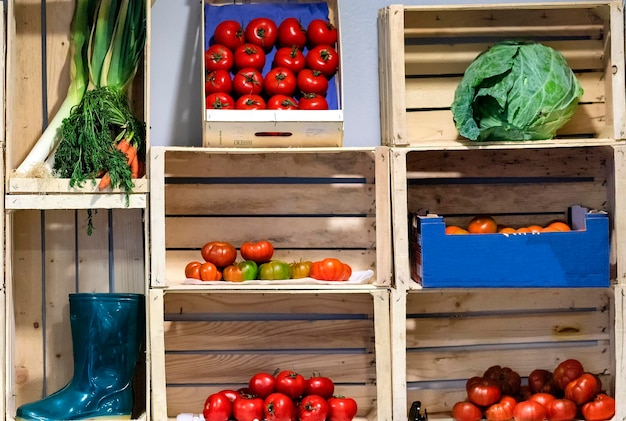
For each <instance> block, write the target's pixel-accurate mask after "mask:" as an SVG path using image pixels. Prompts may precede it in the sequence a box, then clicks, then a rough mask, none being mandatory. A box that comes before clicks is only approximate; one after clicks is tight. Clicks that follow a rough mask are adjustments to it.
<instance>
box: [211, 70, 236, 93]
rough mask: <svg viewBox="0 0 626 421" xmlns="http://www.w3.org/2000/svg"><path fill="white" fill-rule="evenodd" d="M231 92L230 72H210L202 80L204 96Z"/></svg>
mask: <svg viewBox="0 0 626 421" xmlns="http://www.w3.org/2000/svg"><path fill="white" fill-rule="evenodd" d="M232 91H233V81H232V79H231V78H230V72H229V71H228V70H224V69H218V70H210V71H208V72H207V74H206V76H205V78H204V94H205V95H208V94H214V93H217V92H223V93H225V94H230V93H231V92H232Z"/></svg>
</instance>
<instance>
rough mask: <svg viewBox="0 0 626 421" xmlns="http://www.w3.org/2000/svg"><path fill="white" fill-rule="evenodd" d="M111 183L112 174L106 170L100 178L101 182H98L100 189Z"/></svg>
mask: <svg viewBox="0 0 626 421" xmlns="http://www.w3.org/2000/svg"><path fill="white" fill-rule="evenodd" d="M110 185H111V176H110V175H109V173H108V172H106V173H104V175H103V176H102V178H101V179H100V183H98V190H104V189H106V188H107V187H109V186H110Z"/></svg>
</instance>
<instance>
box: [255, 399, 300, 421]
mask: <svg viewBox="0 0 626 421" xmlns="http://www.w3.org/2000/svg"><path fill="white" fill-rule="evenodd" d="M295 411H296V408H295V406H294V403H293V400H291V398H290V397H289V396H287V395H285V394H284V393H279V392H275V393H272V394H271V395H269V396H268V397H267V398H265V402H264V407H263V414H264V415H265V420H266V421H294V418H295Z"/></svg>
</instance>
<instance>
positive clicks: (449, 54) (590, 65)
mask: <svg viewBox="0 0 626 421" xmlns="http://www.w3.org/2000/svg"><path fill="white" fill-rule="evenodd" d="M623 20H624V19H623V12H622V2H621V1H612V0H610V1H580V2H578V1H577V2H566V3H554V2H552V3H550V2H544V3H527V4H521V3H520V4H494V5H484V4H480V5H479V4H473V5H470V4H468V5H450V6H403V5H392V6H388V7H386V8H383V9H381V10H380V11H379V19H378V24H379V26H378V29H379V51H380V57H381V58H380V61H379V74H380V96H381V127H382V141H383V144H387V145H397V146H413V147H426V148H449V147H463V146H464V145H470V144H475V143H476V142H471V141H468V140H467V139H464V138H462V137H461V136H460V135H459V133H458V131H457V130H456V127H455V125H454V121H453V119H452V112H451V111H450V106H451V104H452V101H453V98H454V91H455V89H456V87H457V85H458V84H459V82H460V80H461V78H462V76H463V74H464V72H465V69H466V68H467V66H468V65H469V64H470V63H471V62H472V60H473V59H474V58H475V57H476V56H477V55H478V54H479V53H480V52H481V51H484V50H485V49H487V48H488V46H490V45H492V44H493V43H494V42H497V41H500V40H506V39H511V38H518V39H519V38H524V39H532V40H535V41H538V42H541V43H543V44H545V45H548V46H551V47H553V48H555V49H556V50H558V51H560V52H561V53H563V55H564V56H565V58H566V59H567V61H568V64H569V65H570V67H571V68H572V69H573V70H574V72H575V74H576V76H577V78H578V80H579V81H580V83H581V85H582V87H583V89H584V91H585V93H584V96H583V97H582V98H581V102H580V105H579V107H578V110H577V112H576V114H575V115H574V116H573V118H572V119H571V120H570V121H569V122H568V123H567V124H566V125H565V126H564V127H562V128H561V129H560V130H559V131H558V132H557V136H556V138H555V139H554V140H550V141H534V142H540V143H559V144H563V143H569V144H571V145H577V144H590V143H592V144H593V143H610V142H611V141H612V140H614V139H622V138H624V135H625V117H624V116H625V113H624V109H625V105H624V104H625V99H624V97H625V91H626V90H625V88H624V22H623ZM488 143H506V142H488ZM511 143H514V144H515V145H516V146H517V147H525V146H527V144H528V143H529V142H511ZM530 143H533V141H531V142H530ZM481 145H484V144H483V143H481Z"/></svg>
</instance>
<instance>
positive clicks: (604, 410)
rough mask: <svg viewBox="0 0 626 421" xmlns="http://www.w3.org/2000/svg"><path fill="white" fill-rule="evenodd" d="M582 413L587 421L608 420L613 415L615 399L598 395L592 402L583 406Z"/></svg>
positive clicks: (601, 394)
mask: <svg viewBox="0 0 626 421" xmlns="http://www.w3.org/2000/svg"><path fill="white" fill-rule="evenodd" d="M582 413H583V417H585V419H586V420H587V421H605V420H610V419H611V418H613V415H615V399H613V398H612V397H610V396H609V395H607V394H605V393H599V394H598V395H597V396H596V398H595V399H594V400H592V401H591V402H587V403H586V404H584V405H583V407H582Z"/></svg>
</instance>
